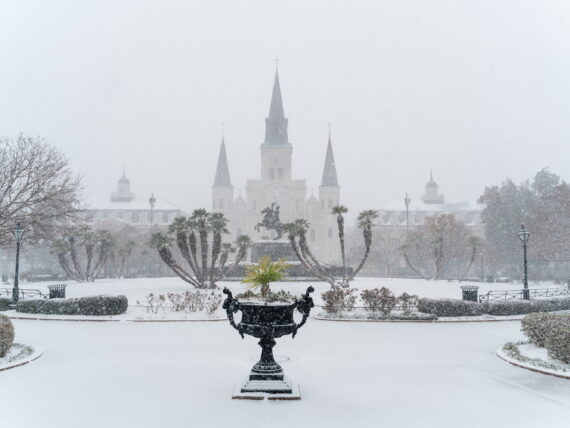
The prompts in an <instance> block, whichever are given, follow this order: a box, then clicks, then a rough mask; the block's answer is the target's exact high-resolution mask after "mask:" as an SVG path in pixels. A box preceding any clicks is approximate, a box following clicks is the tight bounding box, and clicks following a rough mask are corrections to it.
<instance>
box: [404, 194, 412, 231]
mask: <svg viewBox="0 0 570 428" xmlns="http://www.w3.org/2000/svg"><path fill="white" fill-rule="evenodd" d="M410 202H412V200H411V199H410V198H409V197H408V192H406V196H405V197H404V204H406V235H407V234H408V229H409V227H410V226H409V225H410V215H409V211H410Z"/></svg>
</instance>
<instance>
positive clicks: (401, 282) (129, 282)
mask: <svg viewBox="0 0 570 428" xmlns="http://www.w3.org/2000/svg"><path fill="white" fill-rule="evenodd" d="M468 284H469V285H472V284H474V283H472V282H467V281H466V282H461V283H460V282H458V281H426V280H423V279H407V278H363V277H361V278H357V279H356V280H355V281H353V282H351V287H353V288H358V289H368V288H376V287H378V288H379V287H387V288H389V289H390V290H392V291H393V292H394V294H396V295H400V294H402V293H403V292H407V293H408V294H417V295H418V296H420V297H448V298H452V299H461V286H462V285H468ZM47 285H48V283H46V284H44V283H37V282H36V283H25V284H20V287H21V288H32V289H39V290H40V291H42V292H43V293H46V294H47V293H48V289H47ZM309 285H312V286H313V287H314V288H315V292H313V293H312V294H311V296H312V297H313V299H314V300H315V304H318V305H320V304H322V299H321V293H323V292H324V291H327V290H329V289H330V285H329V284H328V283H325V282H317V281H314V282H304V281H303V282H276V283H272V284H271V289H272V290H274V291H275V290H279V289H284V290H287V291H290V292H291V293H293V294H296V295H298V296H300V295H301V294H304V293H305V291H306V290H307V287H308V286H309ZM475 285H478V286H479V287H480V288H479V294H484V293H486V292H487V291H490V290H499V291H500V290H516V289H522V285H521V284H508V283H484V282H483V283H475ZM218 286H219V290H220V292H221V290H222V289H223V288H224V287H228V288H229V289H230V290H231V291H232V293H234V294H235V293H238V292H242V291H245V290H246V289H247V286H246V285H244V284H241V283H239V282H234V281H220V282H218ZM546 286H547V285H545V284H531V285H530V287H531V288H544V287H546ZM548 286H553V285H551V284H550V285H548ZM193 289H194V288H193V287H191V286H190V285H189V284H187V283H186V282H184V281H182V280H181V279H180V278H178V277H175V278H174V277H168V278H137V279H131V278H126V279H102V280H97V281H95V282H90V283H76V282H73V281H70V282H68V283H67V289H66V297H84V296H93V295H97V294H124V295H125V296H127V298H128V299H129V304H131V305H133V304H136V301H137V300H139V301H140V302H141V303H142V302H145V301H146V300H145V296H146V295H148V294H150V293H154V294H155V295H156V294H166V293H181V292H184V291H186V290H193Z"/></svg>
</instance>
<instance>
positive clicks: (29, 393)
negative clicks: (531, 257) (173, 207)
mask: <svg viewBox="0 0 570 428" xmlns="http://www.w3.org/2000/svg"><path fill="white" fill-rule="evenodd" d="M14 324H15V328H16V339H17V341H18V342H20V343H28V344H32V345H34V346H38V347H40V348H42V349H44V350H45V353H44V356H43V357H42V358H40V359H38V360H37V361H34V362H33V363H31V364H28V365H26V366H23V367H18V368H15V369H12V370H7V371H5V372H0V397H2V399H1V400H0V414H1V415H2V416H1V419H0V421H1V424H0V425H1V426H2V427H4V426H5V427H14V428H38V427H41V428H52V427H53V428H68V427H69V428H77V427H82V428H91V427H97V428H102V427H106V428H115V427H116V428H127V427H136V428H146V427H152V428H156V427H168V428H176V427H213V428H216V427H223V428H229V427H236V428H237V427H248V428H252V427H287V428H290V427H311V428H313V427H327V428H334V427H341V428H345V427H359V428H360V427H374V428H376V427H382V426H388V427H404V428H407V427H437V428H448V427H449V428H456V427H458V426H460V427H462V428H464V427H477V428H481V427H486V428H495V427H497V428H499V427H500V428H506V427H517V428H525V427H529V428H531V427H532V428H537V427H548V428H563V427H564V428H565V427H567V426H568V421H569V420H570V382H569V381H567V380H564V379H558V378H554V377H550V376H544V375H541V374H538V373H533V372H530V371H527V370H521V369H520V368H516V367H513V366H511V365H509V364H507V363H505V362H503V361H502V360H500V359H499V358H497V357H496V356H495V350H496V349H497V348H498V347H499V346H501V345H502V344H503V343H505V342H507V341H511V340H521V339H522V338H523V337H522V334H521V333H520V322H501V323H465V324H464V323H459V324H431V323H427V324H413V323H393V324H389V323H336V322H326V321H318V320H315V319H310V320H309V322H308V323H307V325H306V326H305V327H303V329H302V330H300V332H299V334H298V336H297V337H296V338H295V339H294V340H293V339H291V338H290V337H287V338H280V339H278V340H277V346H276V348H275V353H276V355H278V356H279V355H281V356H287V357H288V358H289V359H288V360H287V359H286V358H281V360H282V361H283V360H285V361H284V362H283V363H282V365H283V367H284V369H285V372H286V374H287V375H289V376H290V377H291V378H293V379H294V380H297V381H299V382H300V384H301V391H302V398H303V399H302V401H299V402H267V401H261V402H244V401H237V400H231V399H230V396H231V393H232V391H233V389H234V386H235V384H236V383H237V382H239V381H241V380H242V379H243V378H244V377H245V376H246V375H247V373H248V372H249V369H250V368H251V366H252V364H253V363H254V362H255V361H256V359H257V358H258V357H259V346H258V345H257V343H256V342H257V341H256V340H255V339H253V338H251V337H246V339H245V340H242V339H241V338H240V337H239V335H238V333H237V332H236V331H235V330H233V329H232V328H231V327H230V326H229V325H228V324H227V323H226V322H215V323H211V322H207V323H123V322H119V323H90V322H87V323H79V322H50V321H25V320H15V321H14Z"/></svg>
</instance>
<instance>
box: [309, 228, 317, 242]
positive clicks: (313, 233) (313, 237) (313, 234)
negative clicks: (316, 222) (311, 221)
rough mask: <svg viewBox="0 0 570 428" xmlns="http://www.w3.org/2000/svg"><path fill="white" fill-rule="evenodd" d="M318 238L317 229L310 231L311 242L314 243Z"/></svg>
mask: <svg viewBox="0 0 570 428" xmlns="http://www.w3.org/2000/svg"><path fill="white" fill-rule="evenodd" d="M316 237H317V234H316V233H315V229H311V230H309V238H310V240H311V241H314V240H315V239H316Z"/></svg>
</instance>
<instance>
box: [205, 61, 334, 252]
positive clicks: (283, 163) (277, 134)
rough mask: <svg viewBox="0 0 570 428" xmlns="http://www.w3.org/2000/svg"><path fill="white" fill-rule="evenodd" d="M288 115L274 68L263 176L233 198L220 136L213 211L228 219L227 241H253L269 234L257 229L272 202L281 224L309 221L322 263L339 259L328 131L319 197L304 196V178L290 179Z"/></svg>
mask: <svg viewBox="0 0 570 428" xmlns="http://www.w3.org/2000/svg"><path fill="white" fill-rule="evenodd" d="M287 126H288V119H287V118H286V117H285V111H284V109H283V100H282V97H281V88H280V85H279V73H278V71H277V70H276V71H275V81H274V83H273V93H272V96H271V104H270V107H269V115H268V117H267V118H266V119H265V141H264V142H263V144H261V146H260V152H261V170H260V172H261V174H260V177H259V178H252V179H249V180H247V183H246V186H245V198H244V197H243V196H242V195H241V193H240V194H239V195H238V197H237V198H236V197H235V195H234V186H233V185H232V181H231V178H230V172H229V166H228V158H227V154H226V146H225V142H224V139H223V138H222V143H221V147H220V153H219V156H218V165H217V168H216V174H215V178H214V185H213V186H212V209H213V211H216V212H222V213H223V214H224V215H225V216H226V218H227V219H228V220H229V221H230V223H229V226H228V229H229V231H230V235H228V239H227V240H228V241H231V240H233V239H235V237H236V236H237V235H241V234H245V235H248V236H249V237H250V238H251V239H252V240H253V241H256V240H260V239H262V238H267V236H266V235H267V233H266V232H264V231H263V229H262V230H261V231H256V230H255V225H256V224H257V223H258V222H260V221H261V219H262V214H261V210H263V209H264V208H266V207H268V206H270V205H271V204H272V203H273V202H275V203H277V205H279V207H280V218H281V221H282V222H283V223H288V222H292V221H294V220H296V219H298V218H304V219H306V220H307V221H308V222H309V223H310V228H309V231H308V233H307V239H308V242H309V244H310V246H311V249H312V250H313V252H314V253H315V254H316V255H317V256H318V257H319V258H321V259H322V260H323V261H326V262H338V261H339V259H340V249H339V243H338V234H337V226H336V216H335V215H332V214H331V210H332V208H333V207H334V206H335V205H339V204H340V186H339V184H338V178H337V173H336V166H335V161H334V154H333V149H332V143H331V138H330V133H329V138H328V144H327V146H326V153H325V162H324V167H323V175H322V180H321V185H320V186H319V194H318V199H317V198H316V197H315V196H314V195H311V196H309V197H307V185H306V182H305V180H299V179H294V178H293V177H292V174H291V165H292V155H293V146H292V145H291V143H290V142H289V137H288V132H287Z"/></svg>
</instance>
